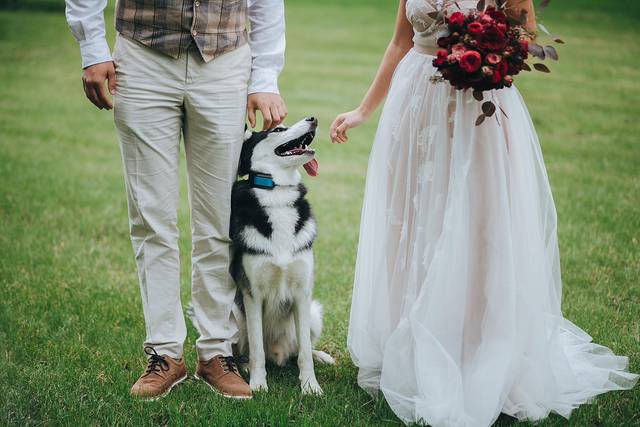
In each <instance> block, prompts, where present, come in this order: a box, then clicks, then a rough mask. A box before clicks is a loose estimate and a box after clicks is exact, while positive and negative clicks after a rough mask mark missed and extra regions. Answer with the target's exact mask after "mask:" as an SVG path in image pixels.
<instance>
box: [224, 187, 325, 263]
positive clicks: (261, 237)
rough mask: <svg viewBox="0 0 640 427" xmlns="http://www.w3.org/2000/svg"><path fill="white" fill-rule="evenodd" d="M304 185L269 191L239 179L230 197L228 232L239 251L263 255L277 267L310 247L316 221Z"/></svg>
mask: <svg viewBox="0 0 640 427" xmlns="http://www.w3.org/2000/svg"><path fill="white" fill-rule="evenodd" d="M305 194H306V188H305V187H304V186H303V185H302V184H299V185H297V186H278V187H275V188H274V189H272V190H263V189H257V188H252V187H250V185H249V184H248V183H245V182H238V183H236V186H235V188H234V193H233V200H232V226H231V235H232V238H233V241H234V245H236V247H237V249H238V250H239V251H240V252H241V253H245V254H250V255H263V256H267V257H269V258H271V262H273V263H274V264H276V265H279V266H285V265H287V264H289V263H290V262H291V261H292V260H293V259H294V258H295V256H296V255H297V254H299V253H300V252H302V251H304V250H306V249H310V248H311V246H312V245H313V240H314V239H315V235H316V224H315V220H314V219H313V216H312V213H311V208H310V207H309V203H308V202H307V201H306V200H305V198H304V196H305Z"/></svg>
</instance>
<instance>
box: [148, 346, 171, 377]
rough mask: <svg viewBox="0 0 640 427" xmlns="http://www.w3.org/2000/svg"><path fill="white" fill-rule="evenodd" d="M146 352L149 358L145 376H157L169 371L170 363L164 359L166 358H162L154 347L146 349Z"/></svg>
mask: <svg viewBox="0 0 640 427" xmlns="http://www.w3.org/2000/svg"><path fill="white" fill-rule="evenodd" d="M144 352H145V353H146V354H147V355H148V356H149V361H148V362H147V370H146V371H145V373H144V375H145V376H147V375H151V374H156V375H160V373H161V372H166V371H168V370H169V363H168V362H167V361H166V360H165V359H164V356H160V355H159V354H158V353H157V352H156V350H155V349H154V348H153V347H145V348H144Z"/></svg>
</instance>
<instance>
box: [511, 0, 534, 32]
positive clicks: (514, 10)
mask: <svg viewBox="0 0 640 427" xmlns="http://www.w3.org/2000/svg"><path fill="white" fill-rule="evenodd" d="M523 10H524V11H526V12H527V23H526V24H525V26H524V27H525V28H526V30H527V31H529V32H530V33H531V34H532V37H533V38H535V34H536V33H537V31H538V24H537V22H536V9H535V6H534V5H533V0H507V15H509V16H511V17H513V18H516V19H518V18H520V16H521V14H522V11H523Z"/></svg>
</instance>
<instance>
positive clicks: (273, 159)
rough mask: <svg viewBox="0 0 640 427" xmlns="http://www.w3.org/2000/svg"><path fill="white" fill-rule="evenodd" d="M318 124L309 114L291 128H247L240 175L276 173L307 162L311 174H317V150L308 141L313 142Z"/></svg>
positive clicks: (304, 164)
mask: <svg viewBox="0 0 640 427" xmlns="http://www.w3.org/2000/svg"><path fill="white" fill-rule="evenodd" d="M317 127H318V120H317V119H315V118H313V117H307V118H306V119H303V120H300V121H299V122H298V123H296V124H295V125H293V126H291V127H289V128H287V127H277V128H275V129H272V130H268V131H262V132H251V131H247V132H246V134H245V141H244V144H243V145H242V152H241V154H240V165H239V167H238V175H240V176H242V175H247V174H249V173H250V172H259V173H268V174H271V175H274V176H276V175H279V174H281V173H282V172H287V171H292V170H296V169H297V168H298V167H300V166H304V169H305V170H306V171H307V173H308V174H309V175H311V176H316V175H317V174H318V162H317V161H316V160H315V158H314V157H315V154H316V152H315V150H313V149H310V148H309V145H310V144H311V143H312V142H313V138H314V137H315V135H316V128H317ZM296 174H297V172H296ZM297 176H298V177H299V175H297Z"/></svg>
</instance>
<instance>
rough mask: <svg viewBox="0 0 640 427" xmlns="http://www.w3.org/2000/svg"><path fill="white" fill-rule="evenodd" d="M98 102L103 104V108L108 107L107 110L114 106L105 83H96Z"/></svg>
mask: <svg viewBox="0 0 640 427" xmlns="http://www.w3.org/2000/svg"><path fill="white" fill-rule="evenodd" d="M94 90H95V92H96V95H97V98H98V102H100V104H101V105H102V108H106V109H107V110H111V109H112V108H113V104H112V103H111V100H110V99H109V96H108V95H107V91H106V89H105V85H104V83H102V84H97V85H95V88H94Z"/></svg>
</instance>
